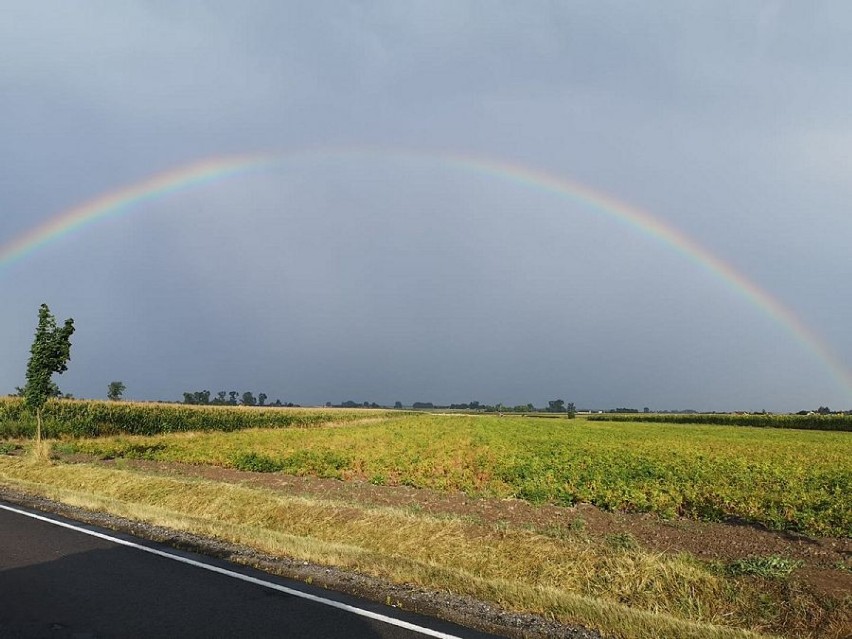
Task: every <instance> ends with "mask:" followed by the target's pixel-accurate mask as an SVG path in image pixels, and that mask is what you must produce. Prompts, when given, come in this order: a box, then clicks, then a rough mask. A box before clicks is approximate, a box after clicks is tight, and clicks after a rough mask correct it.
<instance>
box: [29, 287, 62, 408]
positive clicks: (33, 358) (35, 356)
mask: <svg viewBox="0 0 852 639" xmlns="http://www.w3.org/2000/svg"><path fill="white" fill-rule="evenodd" d="M73 334H74V320H73V319H67V320H65V324H64V325H63V326H62V328H59V327H58V326H57V325H56V318H54V317H53V315H52V314H51V312H50V309H49V308H48V307H47V304H42V305H41V306H40V307H39V311H38V327H37V328H36V333H35V338H34V339H33V344H32V346H31V347H30V359H29V362H28V363H27V384H26V386H25V387H24V389H23V390H24V401H25V402H26V404H27V406H28V407H29V408H31V409H32V410H35V411H40V410H41V409H42V407H43V406H44V404H45V402H47V400H48V399H49V398H50V397H55V396H56V395H58V394H59V392H58V391H59V389H58V388H57V387H56V385H55V384H54V383H53V380H52V377H53V374H54V373H58V374H62V373H64V372H65V371H66V370H68V360H69V359H70V357H71V335H73Z"/></svg>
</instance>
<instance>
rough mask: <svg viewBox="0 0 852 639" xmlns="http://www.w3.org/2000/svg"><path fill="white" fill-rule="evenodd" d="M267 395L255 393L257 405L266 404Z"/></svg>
mask: <svg viewBox="0 0 852 639" xmlns="http://www.w3.org/2000/svg"><path fill="white" fill-rule="evenodd" d="M267 397H269V395H267V394H266V393H258V394H257V405H258V406H266V398H267Z"/></svg>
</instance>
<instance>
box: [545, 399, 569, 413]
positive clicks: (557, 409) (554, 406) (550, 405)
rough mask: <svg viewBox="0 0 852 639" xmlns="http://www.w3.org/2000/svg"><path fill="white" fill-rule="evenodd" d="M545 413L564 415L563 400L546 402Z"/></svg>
mask: <svg viewBox="0 0 852 639" xmlns="http://www.w3.org/2000/svg"><path fill="white" fill-rule="evenodd" d="M547 412H548V413H564V412H565V400H564V399H554V400H552V401H549V402H547Z"/></svg>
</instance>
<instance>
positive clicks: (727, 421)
mask: <svg viewBox="0 0 852 639" xmlns="http://www.w3.org/2000/svg"><path fill="white" fill-rule="evenodd" d="M587 419H588V420H589V421H596V422H597V421H601V422H645V423H655V424H704V425H708V424H716V425H719V426H747V427H751V428H795V429H799V430H842V431H852V415H848V414H844V415H839V414H837V415H820V414H818V413H814V414H810V415H772V414H768V413H767V414H748V415H745V414H743V415H737V414H730V413H691V414H690V413H675V414H671V413H669V414H657V415H655V414H650V415H648V414H638V415H637V414H630V413H627V414H623V413H602V414H597V415H590V416H589V417H588V418H587Z"/></svg>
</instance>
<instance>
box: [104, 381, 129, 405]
mask: <svg viewBox="0 0 852 639" xmlns="http://www.w3.org/2000/svg"><path fill="white" fill-rule="evenodd" d="M125 390H127V386H125V385H124V382H110V383H109V388H108V389H107V399H109V400H110V401H113V402H117V401H119V400H120V399H121V396H122V395H123V394H124V391H125Z"/></svg>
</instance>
